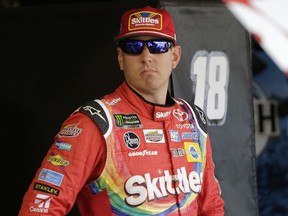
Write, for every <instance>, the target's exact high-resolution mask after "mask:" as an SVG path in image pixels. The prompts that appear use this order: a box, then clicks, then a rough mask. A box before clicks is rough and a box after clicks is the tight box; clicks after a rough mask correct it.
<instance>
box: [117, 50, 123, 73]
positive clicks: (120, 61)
mask: <svg viewBox="0 0 288 216" xmlns="http://www.w3.org/2000/svg"><path fill="white" fill-rule="evenodd" d="M117 53H118V57H117V58H118V64H119V68H120V70H123V69H124V68H123V51H122V50H121V48H120V47H117Z"/></svg>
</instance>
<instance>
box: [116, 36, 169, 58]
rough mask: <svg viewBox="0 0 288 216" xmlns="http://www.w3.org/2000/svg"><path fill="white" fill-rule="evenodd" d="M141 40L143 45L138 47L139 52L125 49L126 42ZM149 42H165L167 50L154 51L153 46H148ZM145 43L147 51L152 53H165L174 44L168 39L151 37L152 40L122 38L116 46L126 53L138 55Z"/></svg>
mask: <svg viewBox="0 0 288 216" xmlns="http://www.w3.org/2000/svg"><path fill="white" fill-rule="evenodd" d="M133 41H134V42H142V43H143V45H142V47H141V49H140V52H139V53H133V52H127V49H126V48H125V46H126V43H128V42H133ZM149 42H152V44H155V42H165V43H167V44H168V47H167V50H164V51H162V52H154V50H153V46H149V45H148V44H149ZM145 45H146V47H147V48H148V50H149V52H150V53H152V54H162V53H166V52H168V51H169V49H171V48H172V47H173V46H174V43H173V42H172V41H168V40H165V39H152V40H136V39H128V40H123V41H120V42H118V43H117V46H118V47H120V48H121V50H122V51H123V52H124V53H126V54H130V55H140V54H141V53H142V52H143V50H144V46H145Z"/></svg>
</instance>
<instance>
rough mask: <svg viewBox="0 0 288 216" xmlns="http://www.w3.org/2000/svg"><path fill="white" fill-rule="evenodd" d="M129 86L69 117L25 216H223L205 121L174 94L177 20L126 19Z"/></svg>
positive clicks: (152, 14)
mask: <svg viewBox="0 0 288 216" xmlns="http://www.w3.org/2000/svg"><path fill="white" fill-rule="evenodd" d="M115 41H116V43H117V46H118V47H117V52H118V63H119V66H120V69H121V70H122V71H123V72H124V78H125V81H124V82H123V83H122V84H121V85H120V86H119V87H118V88H117V89H116V90H115V91H114V92H113V93H111V94H109V95H105V96H103V97H102V98H100V99H96V100H94V101H90V102H88V103H86V104H84V105H83V106H81V107H80V108H79V109H77V110H76V111H75V112H73V113H72V114H71V116H70V117H68V118H67V119H66V120H65V122H64V123H63V125H62V127H61V129H60V131H59V133H58V134H57V135H56V136H55V141H54V143H53V145H52V146H51V148H50V149H49V151H48V153H47V155H46V157H45V158H44V159H43V162H42V164H41V167H40V168H39V170H38V171H37V173H36V175H35V177H34V179H33V181H32V183H31V184H30V186H29V189H28V191H27V192H26V194H25V196H24V199H23V203H22V206H21V209H20V213H19V215H20V216H23V215H57V216H59V215H66V214H67V213H68V212H69V211H70V210H71V208H72V207H73V205H74V203H75V202H76V203H77V205H78V209H79V211H80V213H81V215H84V216H90V215H91V216H94V215H101V216H106V215H171V216H172V215H182V216H183V215H190V216H191V215H192V216H193V215H195V216H199V215H202V216H208V215H210V216H223V215H224V210H223V206H224V202H223V199H222V198H221V194H220V189H219V184H218V181H217V179H216V178H215V176H214V163H213V160H212V152H211V146H210V138H209V135H208V134H207V128H206V121H205V118H204V116H203V112H202V111H201V110H200V109H199V108H198V107H196V106H191V105H189V104H188V103H187V102H186V101H184V100H182V99H179V98H172V97H171V96H170V95H169V92H168V84H169V77H170V75H171V73H172V71H173V69H175V68H176V66H177V65H178V63H179V61H180V58H181V47H180V46H179V45H178V44H177V43H176V34H175V29H174V24H173V22H172V18H171V16H170V14H169V13H168V12H167V11H165V10H162V9H156V8H152V7H150V6H147V7H144V8H137V9H133V10H129V11H127V12H126V13H124V14H123V16H122V19H121V29H120V34H119V35H118V36H117V37H116V38H115Z"/></svg>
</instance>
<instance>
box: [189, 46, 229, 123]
mask: <svg viewBox="0 0 288 216" xmlns="http://www.w3.org/2000/svg"><path fill="white" fill-rule="evenodd" d="M190 78H191V80H192V82H193V85H192V86H193V89H192V91H193V94H194V95H195V99H194V103H195V104H196V105H197V106H199V107H200V108H202V109H203V110H204V112H205V113H206V116H207V120H208V124H209V125H222V124H224V122H225V118H226V114H227V100H228V82H229V62H228V57H227V55H226V54H225V53H223V52H220V51H213V52H210V53H208V52H207V51H205V50H201V51H197V52H196V54H195V55H194V57H193V59H192V61H191V69H190Z"/></svg>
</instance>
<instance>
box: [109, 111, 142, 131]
mask: <svg viewBox="0 0 288 216" xmlns="http://www.w3.org/2000/svg"><path fill="white" fill-rule="evenodd" d="M114 119H115V124H116V126H117V127H122V128H141V127H143V126H142V123H141V121H140V119H139V117H138V115H137V114H114Z"/></svg>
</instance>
